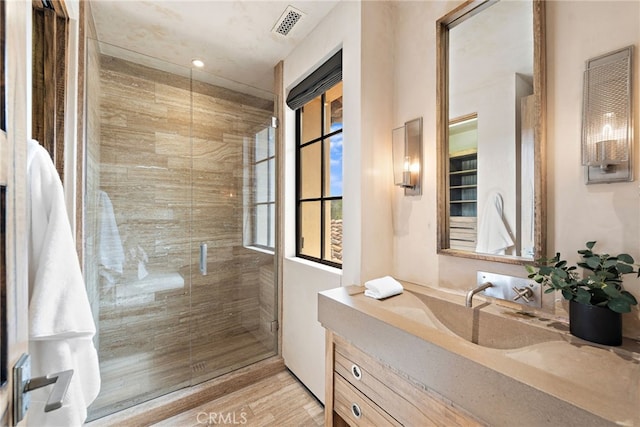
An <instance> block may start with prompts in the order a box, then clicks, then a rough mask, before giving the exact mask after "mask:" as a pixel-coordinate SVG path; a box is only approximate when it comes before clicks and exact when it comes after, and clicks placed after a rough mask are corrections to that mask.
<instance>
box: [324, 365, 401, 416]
mask: <svg viewBox="0 0 640 427" xmlns="http://www.w3.org/2000/svg"><path fill="white" fill-rule="evenodd" d="M333 381H334V382H333V387H334V388H333V393H334V395H333V396H334V397H333V410H334V411H335V412H336V413H338V415H340V416H341V417H342V418H343V419H344V420H345V421H346V422H347V423H349V425H350V426H376V427H378V426H400V424H398V422H396V421H395V420H394V419H393V418H391V417H390V416H389V414H387V413H386V412H384V411H383V410H382V409H380V408H378V407H377V406H376V405H375V404H374V403H373V402H371V401H370V400H369V399H368V398H367V397H366V396H364V395H363V394H362V393H360V392H359V391H358V390H356V389H355V388H353V387H352V386H351V385H350V384H349V383H348V382H347V381H345V379H344V378H342V377H341V376H340V375H334V380H333ZM354 405H356V406H355V407H354ZM356 414H359V417H358V416H357V415H356Z"/></svg>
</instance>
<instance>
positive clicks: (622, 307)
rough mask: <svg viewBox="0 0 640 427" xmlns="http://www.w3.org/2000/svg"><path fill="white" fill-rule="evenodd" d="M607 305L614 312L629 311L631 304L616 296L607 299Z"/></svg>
mask: <svg viewBox="0 0 640 427" xmlns="http://www.w3.org/2000/svg"><path fill="white" fill-rule="evenodd" d="M607 307H609V309H611V310H612V311H615V312H616V313H629V312H630V311H631V306H630V305H629V302H628V301H627V300H624V299H622V298H616V299H612V300H609V302H608V303H607Z"/></svg>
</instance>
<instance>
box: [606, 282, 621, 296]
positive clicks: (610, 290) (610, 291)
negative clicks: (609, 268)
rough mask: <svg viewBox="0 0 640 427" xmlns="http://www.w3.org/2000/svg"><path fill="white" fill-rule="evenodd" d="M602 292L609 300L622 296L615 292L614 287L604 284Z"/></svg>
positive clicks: (617, 291)
mask: <svg viewBox="0 0 640 427" xmlns="http://www.w3.org/2000/svg"><path fill="white" fill-rule="evenodd" d="M602 290H603V291H604V293H605V294H607V295H608V296H609V297H611V298H620V297H621V296H622V294H620V291H619V290H617V289H616V287H615V286H611V285H607V284H605V285H604V286H603V287H602Z"/></svg>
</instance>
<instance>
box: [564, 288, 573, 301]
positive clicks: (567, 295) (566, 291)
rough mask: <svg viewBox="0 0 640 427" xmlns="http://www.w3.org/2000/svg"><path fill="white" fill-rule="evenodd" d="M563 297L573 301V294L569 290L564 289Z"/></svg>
mask: <svg viewBox="0 0 640 427" xmlns="http://www.w3.org/2000/svg"><path fill="white" fill-rule="evenodd" d="M562 296H563V297H564V299H566V300H569V301H571V300H572V299H573V294H572V293H571V291H570V290H569V289H563V290H562Z"/></svg>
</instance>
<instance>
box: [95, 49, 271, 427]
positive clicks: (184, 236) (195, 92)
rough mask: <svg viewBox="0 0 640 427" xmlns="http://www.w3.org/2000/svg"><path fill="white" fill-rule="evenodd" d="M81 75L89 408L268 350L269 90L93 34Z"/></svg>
mask: <svg viewBox="0 0 640 427" xmlns="http://www.w3.org/2000/svg"><path fill="white" fill-rule="evenodd" d="M86 81H87V87H86V94H87V115H86V120H87V135H86V147H85V177H84V179H85V183H84V186H85V200H84V208H85V210H84V242H85V268H84V273H85V280H86V284H87V290H88V294H89V296H90V301H91V304H92V309H93V313H94V318H95V321H96V326H97V329H98V333H97V335H96V338H95V343H96V347H97V348H98V356H99V360H100V369H101V376H102V388H101V392H100V395H99V396H98V398H97V399H96V401H95V402H94V403H93V404H92V405H91V407H90V411H89V419H95V418H99V417H101V416H104V415H107V414H110V413H113V412H116V411H118V410H121V409H124V408H126V407H129V406H133V405H135V404H137V403H140V402H143V401H146V400H149V399H153V398H155V397H157V396H160V395H164V394H167V393H169V392H172V391H175V390H178V389H180V388H183V387H187V386H190V385H193V384H197V383H200V382H203V381H206V380H209V379H211V378H215V377H218V376H220V375H222V374H224V373H227V372H230V371H232V370H234V369H237V368H240V367H244V366H247V365H249V364H251V363H253V362H256V361H258V360H261V359H264V358H266V357H269V356H272V355H274V354H276V352H277V325H276V324H275V320H276V319H277V308H276V301H277V299H276V275H275V256H274V241H275V230H274V224H275V215H274V214H275V200H274V198H275V192H274V182H275V181H274V177H275V153H274V147H275V143H274V139H273V130H272V129H271V128H269V127H268V126H267V125H266V123H269V122H270V117H271V115H272V112H273V105H274V103H273V97H272V96H271V94H265V93H261V92H260V91H257V92H256V90H254V89H250V88H246V87H242V86H240V85H237V84H235V86H233V85H231V82H223V81H222V80H221V79H217V78H214V77H213V76H210V75H207V74H206V73H195V72H192V70H190V69H188V68H185V67H179V66H176V65H173V64H169V63H166V62H163V61H160V60H157V59H154V58H149V57H145V56H143V55H139V54H137V53H133V52H130V51H126V50H123V49H120V48H117V47H115V46H111V45H107V44H104V43H100V42H97V41H95V40H90V41H89V44H88V48H87V76H86ZM223 86H224V87H223ZM232 86H233V87H232ZM230 87H231V88H230ZM251 92H253V94H248V93H251ZM256 93H257V94H256ZM205 247H206V249H207V251H206V252H207V253H206V257H205V256H204V255H205V254H204V251H203V249H204V248H205Z"/></svg>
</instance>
